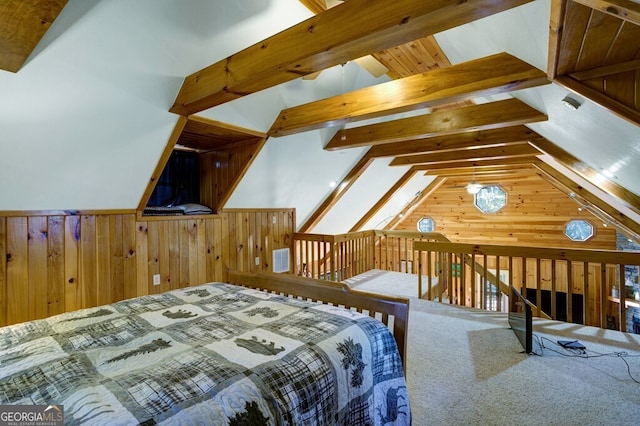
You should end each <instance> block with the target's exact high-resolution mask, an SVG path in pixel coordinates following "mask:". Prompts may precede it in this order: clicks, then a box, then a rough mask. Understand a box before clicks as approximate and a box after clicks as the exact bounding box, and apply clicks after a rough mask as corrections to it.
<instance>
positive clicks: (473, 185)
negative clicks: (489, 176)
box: [466, 181, 482, 195]
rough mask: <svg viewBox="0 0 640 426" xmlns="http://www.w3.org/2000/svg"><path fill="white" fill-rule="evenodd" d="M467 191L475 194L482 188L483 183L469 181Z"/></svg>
mask: <svg viewBox="0 0 640 426" xmlns="http://www.w3.org/2000/svg"><path fill="white" fill-rule="evenodd" d="M466 189H467V192H468V193H469V194H471V195H475V194H477V193H478V192H480V190H481V189H482V185H481V184H479V183H478V182H473V181H471V182H469V183H468V184H467V186H466Z"/></svg>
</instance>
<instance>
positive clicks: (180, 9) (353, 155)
mask: <svg viewBox="0 0 640 426" xmlns="http://www.w3.org/2000/svg"><path fill="white" fill-rule="evenodd" d="M549 7H550V0H537V1H534V2H532V3H529V4H526V5H523V6H520V7H518V8H515V9H512V10H510V11H507V12H503V13H501V14H499V15H496V16H492V17H489V18H485V19H482V20H479V21H476V22H474V23H471V24H468V25H464V26H462V27H458V28H454V29H452V30H449V31H446V32H444V33H441V34H438V35H437V36H436V39H437V40H438V42H439V43H440V45H441V47H442V48H443V50H444V52H445V53H446V55H447V56H448V58H449V60H450V61H451V62H452V63H459V62H463V61H467V60H470V59H475V58H478V57H482V56H485V55H488V54H492V53H496V52H500V51H507V52H509V53H512V54H514V55H516V56H518V57H520V58H522V59H524V60H526V61H528V62H529V63H531V64H532V65H535V66H536V67H538V68H540V69H542V70H546V60H547V48H548V47H547V45H548V27H549ZM309 16H311V13H310V12H309V11H308V10H307V9H306V8H304V6H302V5H301V3H300V2H299V1H298V0H260V1H257V0H234V1H229V0H189V1H187V2H185V1H181V0H162V1H160V0H136V1H130V0H109V1H88V0H70V1H69V3H68V4H67V6H66V7H65V9H64V10H63V11H62V13H61V15H60V16H59V17H58V19H57V20H56V21H55V23H54V25H53V26H52V27H51V29H50V30H49V31H48V32H47V34H45V37H44V38H43V39H42V41H41V43H40V44H39V45H38V47H37V48H36V50H35V51H34V53H33V54H32V56H31V57H30V58H29V60H28V61H27V63H26V64H25V66H24V67H23V68H22V69H21V70H20V71H19V72H18V73H16V74H12V73H8V72H4V71H0V94H2V97H3V102H2V103H1V104H0V210H56V209H65V210H79V209H134V208H136V207H137V205H138V202H139V200H140V197H141V196H142V193H143V192H144V189H145V188H146V186H147V183H148V180H149V177H150V175H151V173H152V171H153V170H154V168H155V166H156V164H157V161H158V158H159V156H160V154H161V153H162V150H163V148H164V146H165V145H166V143H167V141H168V138H169V135H170V133H171V131H172V129H173V127H174V125H175V122H176V120H177V116H175V115H174V114H172V113H169V112H168V109H169V107H170V106H171V104H172V103H173V101H174V99H175V97H176V95H177V92H178V90H179V88H180V85H181V83H182V80H183V78H184V77H185V76H186V75H188V74H190V73H192V72H195V71H197V70H199V69H201V68H203V67H205V66H207V65H210V64H212V63H214V62H216V61H218V60H220V59H222V58H224V57H227V56H229V55H231V54H233V53H234V52H237V51H239V50H241V49H243V48H244V47H247V46H249V45H251V44H253V43H255V42H258V41H260V40H262V39H264V38H266V37H268V36H270V35H273V34H275V33H277V32H279V31H281V30H283V29H285V28H288V27H290V26H292V25H293V24H295V23H297V22H300V21H301V20H303V19H306V18H308V17H309ZM386 80H387V77H381V78H379V79H375V78H373V77H371V76H370V75H369V74H368V73H367V72H366V71H364V70H363V69H361V68H360V67H359V66H358V65H356V64H355V63H348V64H346V65H345V66H337V67H334V68H332V69H329V70H326V71H324V72H322V73H321V74H320V76H319V77H318V78H317V79H315V80H302V79H297V80H294V81H291V82H289V83H286V84H283V85H280V86H277V87H274V88H271V89H268V90H266V91H264V92H261V93H257V94H254V95H251V96H247V97H246V98H243V99H239V100H236V101H233V102H230V103H228V104H225V105H222V106H219V107H216V108H212V109H211V110H208V111H204V112H202V113H201V114H199V115H202V116H205V117H209V118H212V119H215V120H218V121H222V122H227V123H230V124H234V125H238V126H242V127H246V128H249V129H253V130H258V131H264V132H266V131H267V130H268V129H269V128H270V126H271V124H272V123H273V121H274V119H275V118H276V117H277V115H278V113H279V112H280V110H281V109H283V108H287V107H291V106H295V105H300V104H303V103H306V102H310V101H313V100H316V99H321V98H325V97H328V96H333V95H335V94H338V93H340V92H341V91H350V90H354V89H357V88H360V87H365V86H369V85H372V84H376V83H379V82H383V81H386ZM565 94H566V92H565V91H564V90H563V89H561V88H559V87H557V86H553V85H550V86H546V87H541V88H536V89H529V90H524V91H521V92H518V93H515V94H514V95H515V96H517V97H519V98H520V99H522V100H524V101H525V102H527V103H529V104H530V105H532V106H534V107H535V108H538V109H539V110H541V111H543V112H545V113H547V114H548V115H549V117H550V121H549V122H547V123H540V124H535V125H531V127H532V128H533V129H534V130H535V131H537V132H539V133H541V134H542V135H543V136H545V137H547V138H548V139H550V140H551V141H553V142H554V143H556V144H558V145H559V146H561V147H562V148H563V149H565V150H567V151H568V152H570V153H572V154H573V155H574V156H576V157H578V158H580V159H581V160H583V161H586V162H587V163H588V164H590V165H591V166H592V167H593V168H594V169H596V170H601V171H602V172H603V173H605V172H606V173H608V174H611V176H613V179H614V180H615V181H616V182H618V183H619V184H621V185H622V186H624V187H626V188H628V189H630V190H632V191H634V192H635V193H637V194H638V193H640V179H639V174H640V169H639V168H638V167H637V166H636V165H637V164H638V155H639V151H640V131H639V130H638V127H637V126H634V125H632V124H629V123H627V122H625V121H623V120H621V119H619V118H617V117H615V116H613V115H612V114H610V113H608V112H607V111H604V110H603V109H602V108H599V107H597V106H595V105H593V104H591V103H590V102H588V101H586V100H583V99H581V102H583V106H582V107H581V108H580V109H579V110H578V111H568V110H564V109H562V107H561V106H560V100H561V99H562V97H564V95H565ZM488 100H491V99H479V100H478V101H479V102H486V101H488ZM418 113H420V112H418ZM384 119H389V118H384ZM380 120H383V119H380ZM363 124H367V123H366V122H361V123H353V124H351V125H350V126H359V125H363ZM336 131H339V129H336V128H329V129H323V130H316V131H310V132H304V133H300V134H296V135H292V136H288V137H283V138H270V139H269V140H268V141H267V143H266V145H265V147H264V149H263V150H262V152H261V153H260V154H259V155H258V156H257V158H256V159H255V161H254V163H253V165H252V167H251V168H250V170H249V171H248V173H247V175H246V177H245V179H244V180H243V181H242V182H241V183H240V185H239V186H238V187H237V189H236V191H235V192H234V194H233V195H232V196H231V198H230V200H229V202H228V203H227V206H226V207H230V208H232V207H256V208H260V207H263V208H264V207H294V208H296V211H297V221H298V225H301V224H302V223H304V221H305V220H306V219H307V218H308V217H309V215H311V214H312V213H313V212H314V211H315V209H316V208H317V207H318V206H319V205H320V204H321V203H322V201H323V200H324V199H325V197H326V196H327V195H328V194H330V192H331V188H330V187H329V182H330V181H338V182H339V181H340V180H341V179H342V178H343V177H344V176H345V175H346V174H347V173H348V172H349V170H351V168H352V167H353V165H354V164H356V163H357V161H358V160H359V158H360V157H361V156H362V155H363V153H364V152H365V151H366V149H365V148H356V149H350V150H342V151H335V152H327V151H324V150H323V149H322V148H323V146H324V145H325V144H326V143H327V142H328V140H329V139H330V138H331V137H332V136H333V134H335V132H336ZM387 162H388V159H379V160H376V161H375V162H374V164H373V165H372V166H370V167H369V169H368V170H367V171H366V172H365V173H364V174H363V175H362V177H361V178H360V179H359V180H358V181H357V182H356V184H355V185H354V186H353V187H352V188H351V189H350V190H349V191H348V192H347V193H346V194H345V196H344V197H343V198H342V199H341V200H340V201H339V202H338V203H337V204H336V206H335V207H334V208H333V209H332V210H331V212H330V213H329V214H327V216H326V217H325V218H323V220H322V221H321V222H320V224H319V225H318V226H317V227H316V228H317V229H315V230H313V229H312V231H317V232H319V231H322V232H326V233H334V232H345V230H348V229H350V228H351V226H353V224H354V223H355V222H356V221H358V220H359V219H360V217H362V215H363V214H364V213H366V212H367V211H368V209H369V208H370V207H371V206H373V204H374V203H375V202H376V201H377V200H378V199H379V197H380V195H382V194H384V193H385V192H386V191H387V190H388V189H389V188H390V187H391V186H392V185H393V184H394V183H395V181H396V180H397V178H398V177H399V176H401V175H402V174H403V173H404V170H405V169H403V168H395V167H387V166H386V163H387ZM419 175H420V174H419ZM430 179H431V178H426V177H424V176H421V175H420V176H416V177H415V178H414V179H413V180H411V181H410V183H408V184H407V185H406V187H405V188H402V190H401V191H399V194H398V195H397V196H396V197H393V199H392V200H391V201H390V202H389V203H388V205H387V206H385V207H384V208H383V209H382V210H381V211H380V212H379V213H378V214H377V215H376V216H375V217H374V218H372V219H371V220H370V221H369V224H367V227H372V226H376V225H377V224H379V223H382V222H383V221H385V220H387V219H388V217H390V216H393V215H395V214H397V212H398V211H400V210H401V209H402V208H403V207H404V205H405V204H406V200H407V199H411V198H412V197H413V196H414V195H415V193H416V192H417V191H420V190H422V189H423V188H424V187H425V186H426V185H427V184H428V182H429V180H430Z"/></svg>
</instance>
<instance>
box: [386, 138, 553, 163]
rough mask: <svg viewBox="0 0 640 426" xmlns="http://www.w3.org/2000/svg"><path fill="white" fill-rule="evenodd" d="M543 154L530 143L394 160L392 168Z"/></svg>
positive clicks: (410, 156)
mask: <svg viewBox="0 0 640 426" xmlns="http://www.w3.org/2000/svg"><path fill="white" fill-rule="evenodd" d="M539 154H541V152H540V151H539V150H538V149H537V148H536V147H534V146H531V145H530V144H529V143H528V142H520V143H515V144H511V145H504V146H492V147H487V148H472V149H461V150H456V151H444V152H431V153H427V154H417V155H407V156H403V157H396V158H394V159H393V160H392V161H391V163H389V165H390V166H407V165H418V164H421V165H432V164H445V163H456V162H460V161H467V162H472V161H478V160H500V159H507V158H514V157H531V156H532V155H539Z"/></svg>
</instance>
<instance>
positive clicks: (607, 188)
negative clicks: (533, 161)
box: [531, 138, 640, 215]
mask: <svg viewBox="0 0 640 426" xmlns="http://www.w3.org/2000/svg"><path fill="white" fill-rule="evenodd" d="M531 144H532V145H533V146H535V147H536V148H538V149H539V150H540V151H542V152H544V153H546V154H548V155H549V156H551V157H553V159H554V160H556V161H557V162H558V163H560V164H561V165H562V166H563V167H565V168H567V169H569V170H570V171H572V172H573V173H575V174H577V175H578V176H580V177H582V178H583V179H585V180H586V181H587V182H590V183H591V184H592V185H594V186H595V187H597V188H599V189H600V190H602V191H604V192H606V193H608V194H611V195H612V196H613V197H615V198H617V199H618V200H620V202H622V203H623V204H624V205H625V206H626V207H627V208H629V210H631V211H633V212H634V213H636V214H639V215H640V197H639V196H638V195H636V194H634V193H633V192H631V191H629V190H628V189H626V188H624V187H622V186H620V185H618V184H617V183H615V182H613V181H611V180H609V179H607V178H606V177H604V176H603V175H601V174H600V173H598V172H597V171H596V170H594V169H593V168H591V167H590V166H589V165H587V164H586V163H584V162H582V161H580V160H579V159H578V158H576V157H574V156H573V155H572V154H570V153H568V152H567V151H565V150H563V149H562V148H560V147H559V146H557V145H555V144H554V143H553V142H551V141H549V140H548V139H545V138H540V139H537V140H533V141H531Z"/></svg>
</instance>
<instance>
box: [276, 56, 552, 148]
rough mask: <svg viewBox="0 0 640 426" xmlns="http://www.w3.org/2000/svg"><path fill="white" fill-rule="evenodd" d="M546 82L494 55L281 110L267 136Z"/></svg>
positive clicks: (534, 72) (526, 66) (513, 59)
mask: <svg viewBox="0 0 640 426" xmlns="http://www.w3.org/2000/svg"><path fill="white" fill-rule="evenodd" d="M548 82H549V80H548V79H547V76H546V74H545V73H543V72H542V71H540V70H538V69H537V68H535V67H532V66H531V65H529V64H527V63H526V62H524V61H522V60H521V59H518V58H516V57H514V56H512V55H510V54H508V53H498V54H495V55H491V56H488V57H485V58H481V59H476V60H473V61H469V62H464V63H462V64H458V65H453V66H451V67H448V68H438V69H435V70H432V71H429V72H426V73H423V74H418V75H414V76H410V77H405V78H402V79H399V80H394V81H389V82H387V83H382V84H378V85H376V86H372V87H367V88H364V89H360V90H355V91H353V92H349V93H344V94H341V95H338V96H334V97H331V98H326V99H322V100H319V101H316V102H311V103H308V104H304V105H300V106H297V107H293V108H288V109H285V110H283V111H282V112H280V115H279V116H278V118H277V119H276V121H275V122H274V123H273V125H272V126H271V129H270V130H269V132H268V134H269V136H284V135H290V134H294V133H298V132H304V131H308V130H313V129H319V128H323V127H329V126H336V125H340V124H345V123H347V122H353V121H359V120H365V119H368V118H373V117H379V116H383V115H389V114H395V113H400V112H405V111H409V110H416V109H420V108H427V107H432V106H436V105H442V104H448V103H452V102H459V101H463V100H468V99H473V98H475V97H478V96H488V95H494V94H498V93H505V92H510V91H512V90H519V89H525V88H529V87H535V86H539V85H542V84H546V83H548Z"/></svg>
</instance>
